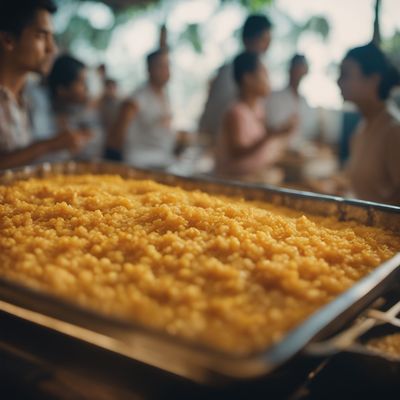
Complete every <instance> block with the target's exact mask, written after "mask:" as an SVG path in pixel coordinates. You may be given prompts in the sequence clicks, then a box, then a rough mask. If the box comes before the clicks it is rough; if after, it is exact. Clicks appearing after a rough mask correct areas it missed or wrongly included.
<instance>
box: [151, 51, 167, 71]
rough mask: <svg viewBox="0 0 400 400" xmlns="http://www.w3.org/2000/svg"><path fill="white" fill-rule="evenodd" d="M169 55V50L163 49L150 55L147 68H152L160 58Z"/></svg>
mask: <svg viewBox="0 0 400 400" xmlns="http://www.w3.org/2000/svg"><path fill="white" fill-rule="evenodd" d="M165 54H168V50H167V49H164V48H161V49H157V50H155V51H152V52H151V53H149V54H148V55H147V57H146V63H147V68H150V67H151V66H152V64H153V63H154V61H156V60H157V58H158V57H160V56H163V55H165Z"/></svg>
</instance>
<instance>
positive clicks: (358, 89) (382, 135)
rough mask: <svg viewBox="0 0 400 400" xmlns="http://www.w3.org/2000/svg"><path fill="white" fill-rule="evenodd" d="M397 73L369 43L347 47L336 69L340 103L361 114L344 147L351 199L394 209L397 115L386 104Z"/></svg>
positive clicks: (399, 188) (399, 177)
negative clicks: (347, 102)
mask: <svg viewBox="0 0 400 400" xmlns="http://www.w3.org/2000/svg"><path fill="white" fill-rule="evenodd" d="M399 84H400V75H399V72H398V71H397V70H396V69H395V68H394V67H393V66H392V64H391V63H390V62H389V60H388V59H387V57H386V56H385V54H384V53H383V52H382V50H381V49H380V48H379V47H377V46H376V45H375V44H373V43H369V44H367V45H365V46H361V47H356V48H353V49H351V50H350V51H349V52H348V53H347V54H346V56H345V57H344V60H343V61H342V64H341V67H340V77H339V80H338V85H339V87H340V90H341V92H342V95H343V99H344V100H345V101H349V102H352V103H354V104H355V105H356V106H357V108H358V109H359V111H360V113H361V115H362V121H361V122H360V123H359V125H358V127H357V129H356V132H355V134H354V135H353V136H352V139H351V145H350V158H349V160H348V164H347V166H346V175H347V177H348V178H349V180H350V184H351V188H352V190H353V191H354V194H355V195H356V197H358V198H360V199H363V200H370V201H376V202H381V203H390V204H395V205H400V157H399V153H400V114H399V110H398V109H396V108H394V107H391V105H390V104H389V103H388V102H387V99H388V98H389V95H390V92H391V90H392V89H393V88H394V87H395V86H396V85H399Z"/></svg>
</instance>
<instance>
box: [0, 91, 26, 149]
mask: <svg viewBox="0 0 400 400" xmlns="http://www.w3.org/2000/svg"><path fill="white" fill-rule="evenodd" d="M31 142H32V137H31V131H30V126H29V122H28V113H27V110H26V104H25V101H24V99H23V98H21V99H19V100H17V99H16V98H15V96H14V95H13V94H12V93H11V92H10V91H9V90H8V89H7V88H5V87H3V86H0V153H2V152H5V153H7V152H12V151H15V150H19V149H22V148H25V147H27V146H29V145H30V144H31Z"/></svg>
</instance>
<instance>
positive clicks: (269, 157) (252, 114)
mask: <svg viewBox="0 0 400 400" xmlns="http://www.w3.org/2000/svg"><path fill="white" fill-rule="evenodd" d="M264 121H265V117H264V108H263V107H262V104H261V103H259V104H257V107H256V109H255V110H254V109H251V108H250V107H249V106H248V105H247V104H246V103H244V102H242V101H237V102H235V103H233V104H232V106H231V107H229V108H228V110H227V112H226V113H225V115H224V119H223V123H222V130H221V131H220V133H219V136H218V140H217V154H216V170H217V173H219V174H222V175H229V176H244V175H250V174H253V173H257V172H260V170H262V169H263V168H265V167H266V166H267V165H268V164H272V163H274V162H275V161H277V159H278V158H279V157H280V156H281V153H282V150H283V148H284V146H283V142H282V138H271V139H270V140H268V141H264V142H262V143H261V144H260V146H259V147H257V148H255V149H254V151H252V152H251V153H248V154H246V155H243V156H237V155H235V154H233V152H232V148H231V145H230V143H232V141H234V142H235V143H237V144H238V145H240V146H241V147H243V148H244V149H245V148H250V147H252V146H254V145H255V144H256V143H257V142H259V141H260V140H262V139H263V138H264V137H266V135H267V130H266V127H265V125H264ZM232 124H235V125H236V127H237V129H236V130H235V131H230V129H229V126H232ZM230 135H236V137H235V138H232V137H230Z"/></svg>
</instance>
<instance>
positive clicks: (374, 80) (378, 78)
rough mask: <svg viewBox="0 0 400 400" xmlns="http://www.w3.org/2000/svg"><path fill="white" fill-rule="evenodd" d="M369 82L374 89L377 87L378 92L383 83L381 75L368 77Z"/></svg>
mask: <svg viewBox="0 0 400 400" xmlns="http://www.w3.org/2000/svg"><path fill="white" fill-rule="evenodd" d="M368 79H369V81H370V82H372V83H373V85H374V87H376V90H378V88H379V85H380V84H381V81H382V76H381V75H379V74H372V75H370V76H369V77H368Z"/></svg>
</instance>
